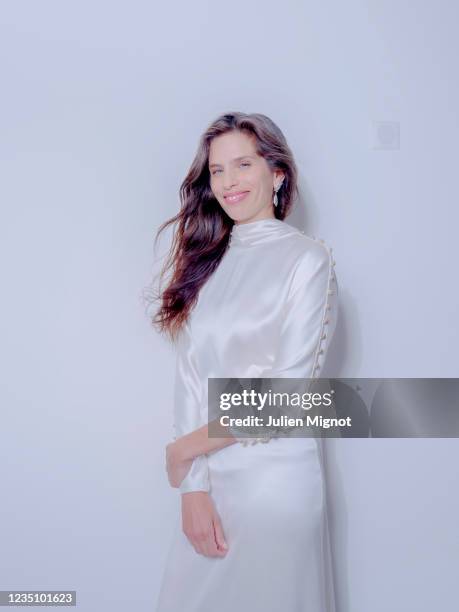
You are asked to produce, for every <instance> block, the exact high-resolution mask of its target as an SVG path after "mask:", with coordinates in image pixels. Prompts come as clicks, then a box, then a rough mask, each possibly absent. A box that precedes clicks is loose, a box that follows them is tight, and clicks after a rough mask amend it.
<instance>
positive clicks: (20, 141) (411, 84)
mask: <svg viewBox="0 0 459 612" xmlns="http://www.w3.org/2000/svg"><path fill="white" fill-rule="evenodd" d="M458 13H459V10H458V8H457V6H454V4H453V3H450V2H436V3H433V2H427V1H425V0H424V1H421V2H418V3H416V6H415V11H414V12H413V4H412V3H408V2H402V3H400V2H395V1H393V0H390V1H385V2H383V1H380V2H368V1H367V2H363V1H357V0H350V1H349V2H346V3H342V2H338V1H337V0H335V1H333V2H329V3H325V4H323V3H322V4H321V3H316V2H300V1H293V0H286V1H285V2H283V3H281V4H279V3H277V2H272V1H271V0H267V1H266V2H264V3H259V2H257V3H255V2H254V3H251V4H250V3H246V2H244V3H243V2H241V1H239V0H235V1H234V2H232V3H230V4H227V3H226V4H219V3H215V2H207V1H202V0H201V1H198V2H193V3H186V2H182V3H177V2H169V3H166V4H164V3H163V4H157V3H153V2H147V1H146V0H142V1H140V0H138V1H131V2H129V3H128V2H124V3H120V2H113V1H110V2H109V1H108V0H103V1H101V0H98V1H95V0H92V1H91V2H89V1H88V0H80V2H78V3H68V2H65V3H62V2H58V1H50V0H42V1H41V2H39V3H37V2H30V1H29V2H24V1H20V0H17V1H16V2H5V3H2V11H1V16H0V45H1V58H0V62H1V75H2V93H1V96H0V110H1V115H0V122H1V125H0V128H1V134H0V161H1V181H0V199H1V224H0V266H1V270H0V272H1V278H2V299H1V306H2V309H1V312H2V316H1V317H0V331H1V362H0V367H1V372H2V376H1V395H0V401H1V423H2V433H3V435H2V443H1V446H0V449H1V450H0V453H1V459H2V461H1V483H2V503H1V509H0V512H1V523H0V524H1V541H2V546H1V567H0V570H1V571H0V588H1V589H27V590H33V589H76V590H77V598H78V605H79V608H80V609H81V610H84V612H96V611H97V612H100V610H104V611H107V612H108V611H110V612H118V611H120V612H125V610H127V609H135V610H137V611H138V612H141V611H143V610H145V611H147V610H152V609H154V604H155V601H156V596H157V592H158V587H159V583H160V579H161V572H162V569H163V566H164V562H165V558H166V554H167V550H168V546H169V543H170V538H171V537H172V532H173V529H174V526H175V525H174V524H175V522H176V521H178V520H179V501H180V498H179V494H178V492H177V491H176V490H174V489H171V488H170V487H169V486H168V483H167V479H166V475H165V469H164V446H165V444H166V443H167V442H168V441H169V440H170V439H171V436H172V424H171V409H172V397H173V395H172V394H173V359H174V356H173V352H172V349H171V348H170V346H169V345H168V344H167V342H166V341H165V340H164V339H163V338H161V337H158V335H157V334H155V333H154V331H153V330H152V329H151V328H150V326H149V321H148V318H147V316H146V314H145V311H144V306H143V304H142V300H141V294H142V290H143V288H144V287H145V286H146V285H147V284H148V283H149V281H150V279H151V275H152V272H153V271H154V270H155V267H156V266H157V259H156V258H157V253H154V252H153V238H154V235H155V232H156V230H157V229H158V227H159V225H160V224H161V223H162V222H163V221H165V220H166V219H167V218H169V217H171V216H172V215H173V214H175V213H176V212H177V209H178V203H179V202H178V187H179V185H180V182H181V181H182V179H183V177H184V176H185V174H186V172H187V169H188V167H189V164H190V163H191V160H192V158H193V156H194V153H195V150H196V146H197V142H198V138H199V136H200V134H201V132H202V131H203V130H204V129H205V127H206V126H207V125H208V123H209V122H210V121H211V120H212V119H214V118H215V117H216V116H217V115H218V114H220V113H221V112H224V111H229V110H242V111H245V112H262V113H265V114H267V115H269V116H270V117H272V119H274V121H276V122H277V123H278V125H279V126H280V127H281V129H282V130H283V131H284V133H285V135H286V137H287V139H288V141H289V143H290V145H291V148H292V149H293V151H294V154H295V156H296V160H297V163H298V166H299V169H300V187H301V190H302V194H303V195H302V202H301V203H300V204H299V206H298V208H297V210H296V211H295V214H294V216H293V217H292V218H290V219H289V222H291V223H293V224H295V225H298V226H301V229H305V230H306V231H307V232H308V233H310V234H311V235H316V236H319V237H321V238H323V239H324V240H325V241H326V242H327V244H328V245H329V246H331V247H332V248H333V251H334V255H335V259H336V261H337V266H336V272H337V276H338V280H339V285H340V295H341V305H340V322H339V327H338V329H337V332H336V336H335V341H334V346H333V355H332V356H331V361H330V368H331V369H332V371H334V372H335V375H339V376H342V377H345V376H352V377H386V376H387V377H389V376H390V377H457V376H458V371H459V366H458V360H457V344H458V341H459V328H458V325H457V319H456V316H457V312H458V307H459V294H458V289H457V286H456V277H457V225H458V221H459V214H458V209H457V202H458V195H459V189H458V183H457V152H456V149H457V142H458V137H459V125H458V117H457V108H458V106H459V99H458V98H459V96H458V94H459V88H458V78H457V74H458V71H457V61H455V60H456V58H457V55H458V45H457V42H456V40H457V39H456V36H455V34H456V24H457V20H458V16H459V15H458ZM386 120H388V121H398V122H399V123H400V128H401V146H400V150H394V151H379V150H374V149H372V147H371V139H370V135H371V129H372V124H373V122H374V121H386ZM162 245H163V246H162V252H163V253H164V252H165V249H166V247H167V241H162ZM327 451H328V452H327V473H328V479H329V480H328V482H329V496H330V502H331V507H330V513H331V524H332V536H333V547H334V556H335V570H336V583H337V584H336V587H337V599H338V603H339V612H350V611H352V612H369V611H371V612H380V611H381V612H382V611H384V612H385V611H386V610H389V609H390V610H393V611H397V610H403V611H404V610H406V609H416V610H417V611H418V612H427V611H429V612H430V610H432V608H433V606H434V605H435V607H438V608H439V609H444V610H447V609H452V606H453V603H454V602H455V601H456V594H455V591H456V581H455V578H456V576H455V573H456V571H457V565H458V561H459V542H458V534H457V529H455V527H454V525H455V523H456V520H457V515H458V511H459V496H458V493H457V491H458V488H457V484H458V474H457V465H458V456H459V452H458V443H457V439H437V440H346V441H344V440H330V441H328V443H327ZM114 589H116V591H115V590H114Z"/></svg>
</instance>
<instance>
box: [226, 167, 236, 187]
mask: <svg viewBox="0 0 459 612" xmlns="http://www.w3.org/2000/svg"><path fill="white" fill-rule="evenodd" d="M236 184H237V180H236V175H235V174H234V172H233V171H232V170H228V172H226V173H225V175H224V177H223V189H224V190H225V191H229V190H230V189H231V188H232V187H233V186H234V185H236Z"/></svg>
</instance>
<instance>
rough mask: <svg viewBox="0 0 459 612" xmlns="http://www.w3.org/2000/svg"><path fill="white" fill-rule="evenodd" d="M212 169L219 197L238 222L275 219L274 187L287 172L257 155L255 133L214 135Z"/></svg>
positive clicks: (210, 158) (225, 209) (229, 214)
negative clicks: (272, 165)
mask: <svg viewBox="0 0 459 612" xmlns="http://www.w3.org/2000/svg"><path fill="white" fill-rule="evenodd" d="M209 172H210V188H211V189H212V192H213V194H214V196H215V198H216V199H217V201H218V202H219V204H220V206H221V207H222V208H223V210H224V211H225V212H226V214H227V215H228V216H229V217H230V218H231V219H233V221H234V222H235V223H250V222H251V221H258V220H260V219H270V218H274V206H273V189H274V187H277V186H279V184H280V183H281V181H282V179H283V178H284V175H283V173H282V172H281V171H278V170H276V171H275V172H273V171H272V170H271V168H270V167H269V165H268V163H267V161H266V160H265V159H264V157H261V156H260V155H258V154H257V152H256V149H255V136H249V135H248V134H246V133H245V132H241V131H238V130H233V131H231V132H226V133H225V134H221V135H220V136H216V137H215V138H213V139H212V141H211V143H210V150H209Z"/></svg>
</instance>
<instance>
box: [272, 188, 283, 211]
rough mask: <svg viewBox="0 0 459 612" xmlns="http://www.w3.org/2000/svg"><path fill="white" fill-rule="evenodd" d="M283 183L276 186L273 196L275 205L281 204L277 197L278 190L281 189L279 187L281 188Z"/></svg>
mask: <svg viewBox="0 0 459 612" xmlns="http://www.w3.org/2000/svg"><path fill="white" fill-rule="evenodd" d="M281 186H282V183H281V184H280V185H278V186H277V187H275V188H274V198H273V204H274V206H277V205H278V204H279V201H278V199H277V192H278V191H279V189H280V188H281Z"/></svg>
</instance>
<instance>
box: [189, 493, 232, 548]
mask: <svg viewBox="0 0 459 612" xmlns="http://www.w3.org/2000/svg"><path fill="white" fill-rule="evenodd" d="M182 531H183V533H184V534H185V535H186V537H187V538H188V540H189V541H190V542H191V544H192V546H193V547H194V549H195V551H196V552H197V553H198V554H200V555H204V556H206V557H224V556H225V555H226V553H227V551H228V545H227V544H226V541H225V537H224V534H223V528H222V524H221V521H220V516H219V515H218V513H217V511H216V510H215V506H214V502H213V500H212V498H211V496H210V495H209V493H207V492H206V491H191V492H190V493H182Z"/></svg>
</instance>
